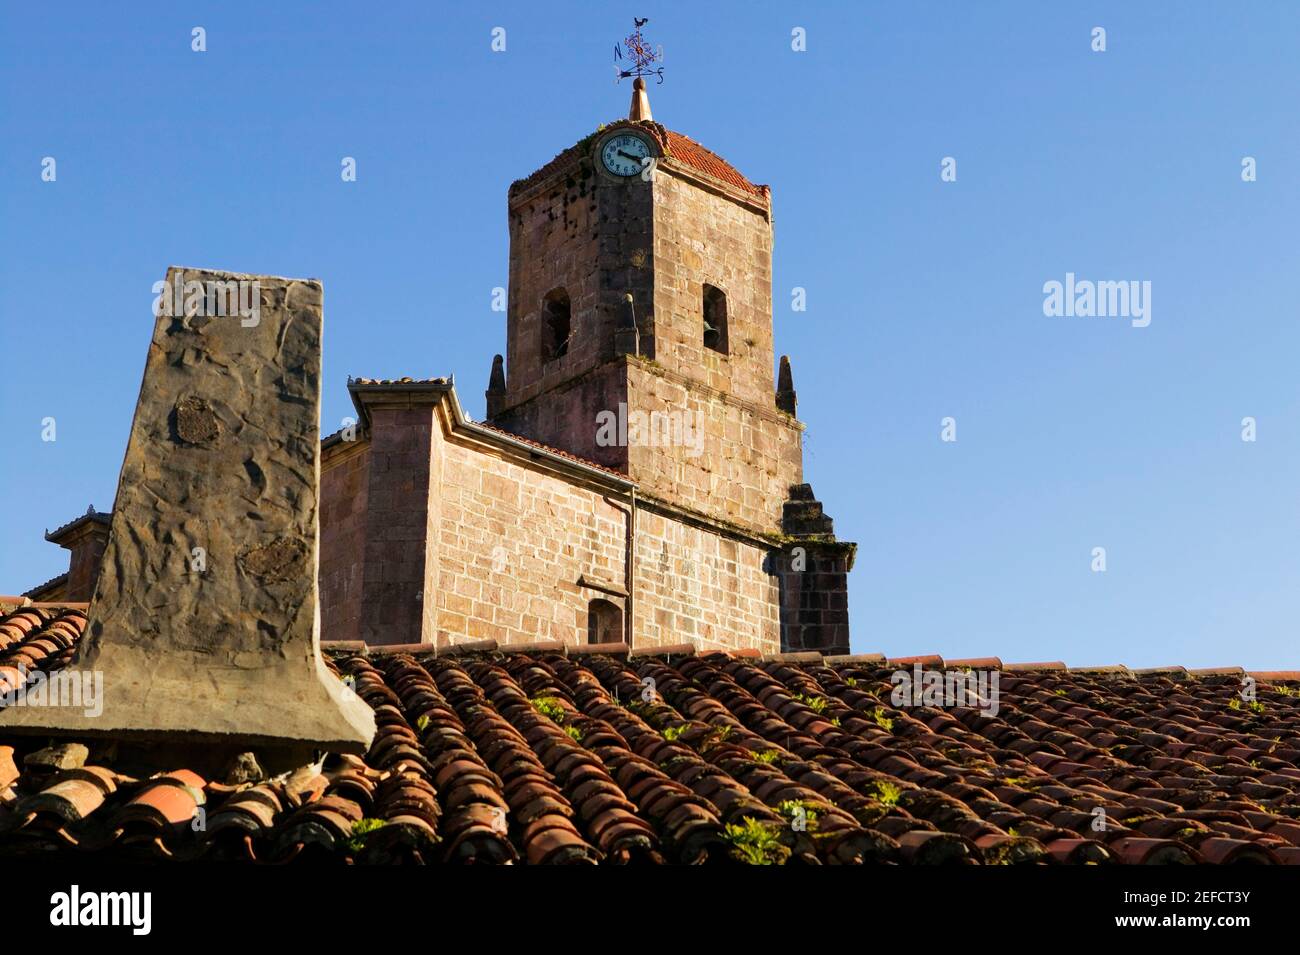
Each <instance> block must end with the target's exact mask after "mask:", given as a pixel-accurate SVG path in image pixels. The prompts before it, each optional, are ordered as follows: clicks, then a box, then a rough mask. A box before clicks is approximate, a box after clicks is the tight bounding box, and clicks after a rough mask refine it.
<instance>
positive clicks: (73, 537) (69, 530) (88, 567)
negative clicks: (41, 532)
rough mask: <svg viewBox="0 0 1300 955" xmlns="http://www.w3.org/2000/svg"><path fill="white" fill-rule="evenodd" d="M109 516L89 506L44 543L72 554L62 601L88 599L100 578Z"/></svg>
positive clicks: (52, 533)
mask: <svg viewBox="0 0 1300 955" xmlns="http://www.w3.org/2000/svg"><path fill="white" fill-rule="evenodd" d="M110 516H111V515H109V514H105V513H103V512H102V511H97V510H95V507H94V505H93V504H92V505H91V506H90V508H89V510H87V511H86V513H85V514H83V515H81V517H78V518H77V519H76V520H75V521H71V522H69V523H67V524H64V525H63V526H62V527H60V528H58V529H57V530H54V531H46V532H45V539H46V540H47V541H49V542H50V543H52V544H58V545H59V546H60V547H63V548H65V549H66V550H68V551H70V552H71V557H70V558H69V560H68V579H67V582H66V583H65V584H64V585H63V599H64V600H66V601H69V602H71V603H81V602H83V601H87V600H89V599H90V595H91V593H92V592H93V591H94V589H95V579H96V578H97V577H98V576H99V565H100V563H101V562H102V561H103V559H104V548H105V547H107V546H108V522H109V518H110Z"/></svg>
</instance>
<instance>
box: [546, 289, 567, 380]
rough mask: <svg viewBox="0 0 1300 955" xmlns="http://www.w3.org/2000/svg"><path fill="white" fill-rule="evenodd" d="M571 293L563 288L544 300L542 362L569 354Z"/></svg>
mask: <svg viewBox="0 0 1300 955" xmlns="http://www.w3.org/2000/svg"><path fill="white" fill-rule="evenodd" d="M569 322H570V307H569V293H568V292H566V291H565V290H564V289H562V288H557V289H554V290H553V291H551V292H549V293H548V294H547V296H546V298H545V299H543V300H542V361H544V362H547V361H554V360H555V359H557V358H563V357H564V356H565V355H567V354H568V353H569V327H570V326H569Z"/></svg>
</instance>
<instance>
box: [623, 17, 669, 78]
mask: <svg viewBox="0 0 1300 955" xmlns="http://www.w3.org/2000/svg"><path fill="white" fill-rule="evenodd" d="M649 22H650V18H649V17H633V18H632V25H633V27H635V29H634V30H633V31H632V32H631V33H629V34H628V35H627V37H626V38H625V39H624V40H623V42H622V43H621V44H619V43H615V44H614V72H615V73H617V74H618V75H617V76H616V77H615V78H614V82H615V83H619V82H622V81H623V80H624V79H626V78H627V77H629V76H657V77H659V82H660V83H662V82H663V81H664V68H663V67H662V66H655V64H656V63H662V62H663V59H664V48H663V47H662V46H659V47H655V48H654V49H651V47H650V44H649V43H647V42H646V40H645V37H643V36H642V35H641V28H642V27H643V26H645V25H646V24H647V23H649ZM620 64H621V65H620ZM629 64H630V65H629Z"/></svg>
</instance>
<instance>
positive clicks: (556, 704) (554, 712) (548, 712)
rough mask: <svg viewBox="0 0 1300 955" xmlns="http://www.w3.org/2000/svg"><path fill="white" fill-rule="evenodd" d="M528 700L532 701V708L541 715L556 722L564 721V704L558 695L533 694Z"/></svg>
mask: <svg viewBox="0 0 1300 955" xmlns="http://www.w3.org/2000/svg"><path fill="white" fill-rule="evenodd" d="M528 702H529V703H532V704H533V709H535V710H537V712H538V713H541V714H542V715H543V716H546V717H549V718H551V719H553V720H555V722H557V723H563V722H564V706H563V704H561V703H560V700H559V697H555V696H535V697H533V698H532V699H531V700H529V701H528Z"/></svg>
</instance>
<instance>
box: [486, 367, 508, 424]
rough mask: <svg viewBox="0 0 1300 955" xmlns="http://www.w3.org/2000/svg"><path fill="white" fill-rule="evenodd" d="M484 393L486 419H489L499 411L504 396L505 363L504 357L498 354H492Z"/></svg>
mask: <svg viewBox="0 0 1300 955" xmlns="http://www.w3.org/2000/svg"><path fill="white" fill-rule="evenodd" d="M484 394H485V395H486V397H487V416H488V420H489V421H491V420H492V418H494V417H495V416H496V415H497V414H498V412H500V410H501V406H502V404H504V402H505V397H506V365H505V359H503V358H502V357H501V356H500V355H493V356H492V371H491V373H490V374H489V375H488V386H487V391H486V392H485V393H484Z"/></svg>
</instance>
